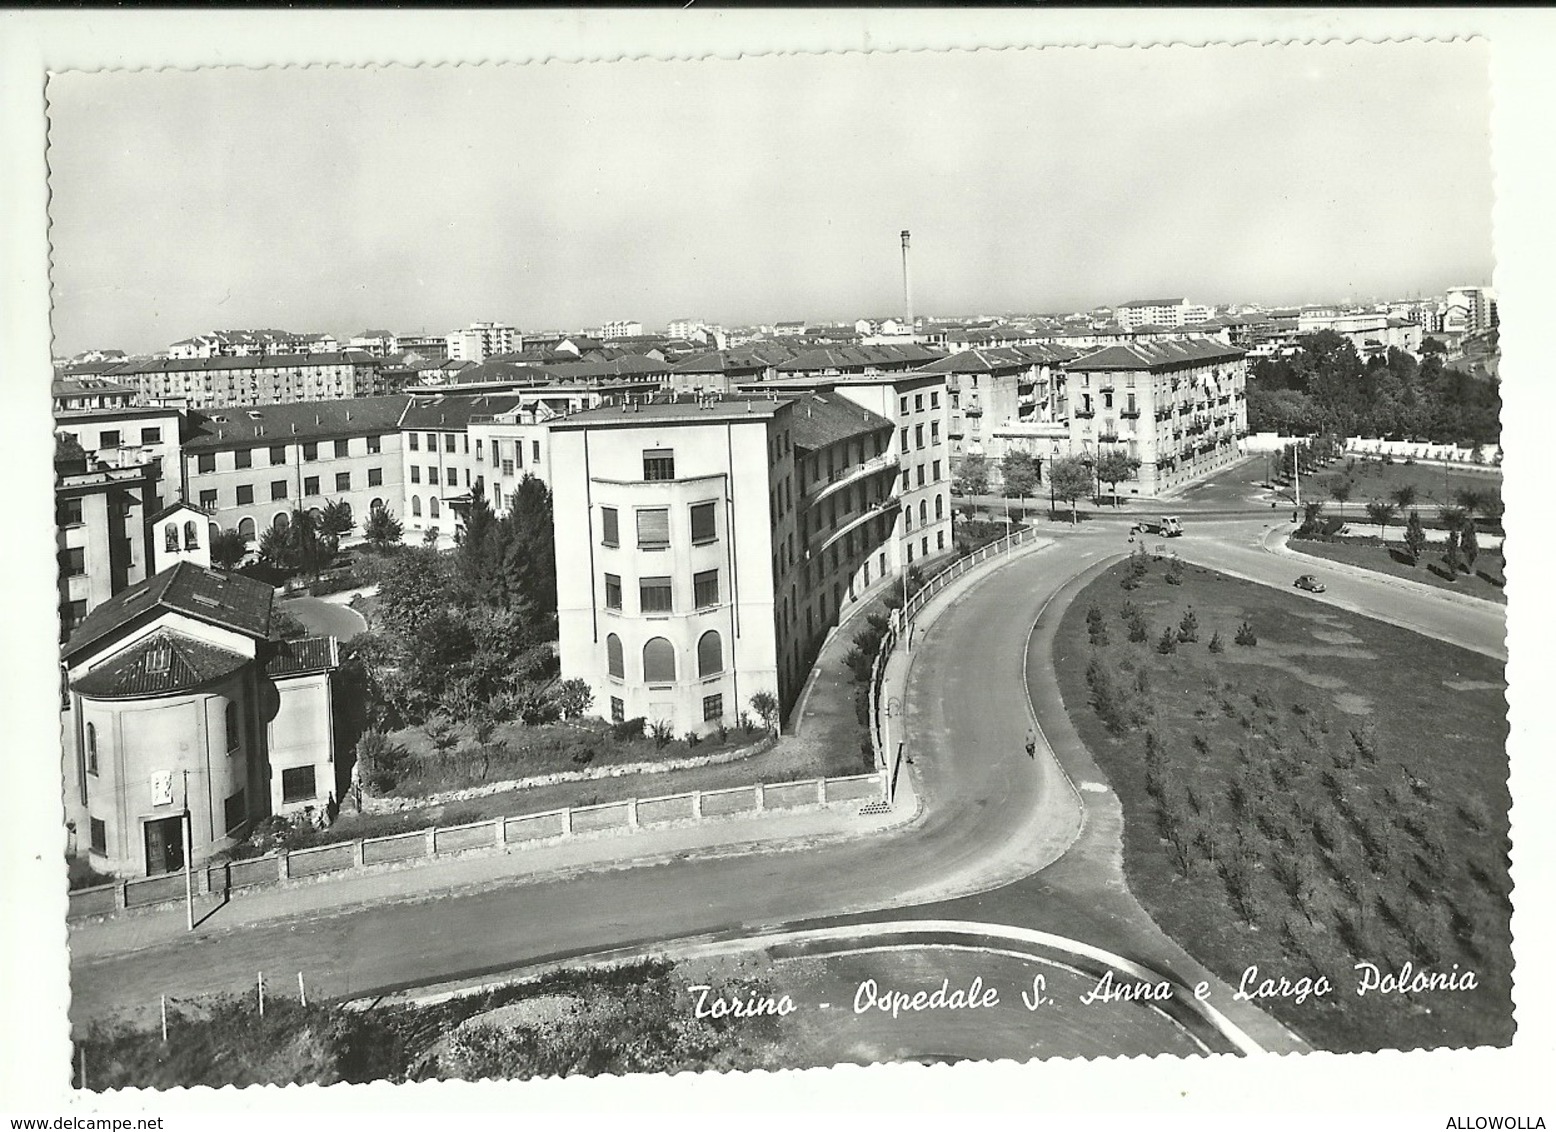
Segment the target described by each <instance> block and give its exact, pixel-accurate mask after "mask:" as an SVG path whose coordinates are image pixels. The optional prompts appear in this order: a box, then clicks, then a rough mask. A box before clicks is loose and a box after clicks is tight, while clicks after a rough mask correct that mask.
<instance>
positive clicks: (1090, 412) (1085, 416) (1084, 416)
mask: <svg viewBox="0 0 1556 1132" xmlns="http://www.w3.org/2000/svg"><path fill="white" fill-rule="evenodd" d="M1096 415H1097V411H1096V410H1095V409H1076V410H1075V416H1076V417H1077V419H1079V420H1083V421H1089V420H1091V418H1092V417H1094V416H1096Z"/></svg>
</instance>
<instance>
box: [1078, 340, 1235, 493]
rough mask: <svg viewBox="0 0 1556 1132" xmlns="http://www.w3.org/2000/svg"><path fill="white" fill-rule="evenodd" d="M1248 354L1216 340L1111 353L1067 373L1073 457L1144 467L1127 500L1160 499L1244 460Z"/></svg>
mask: <svg viewBox="0 0 1556 1132" xmlns="http://www.w3.org/2000/svg"><path fill="white" fill-rule="evenodd" d="M1244 358H1245V354H1244V351H1243V350H1241V349H1239V348H1237V347H1235V346H1228V345H1226V344H1225V343H1223V342H1218V341H1216V340H1214V339H1209V338H1196V339H1185V340H1174V341H1165V342H1152V343H1136V344H1133V345H1128V346H1109V347H1107V348H1105V349H1102V350H1098V351H1097V352H1095V353H1092V354H1088V355H1086V356H1084V357H1080V358H1076V359H1075V360H1074V361H1072V362H1070V363H1069V364H1068V365H1067V366H1066V367H1065V371H1066V372H1065V382H1066V384H1067V386H1068V401H1069V418H1070V430H1069V431H1070V453H1071V454H1072V455H1078V456H1083V457H1086V458H1092V459H1094V458H1095V457H1096V456H1098V455H1100V454H1101V453H1103V452H1107V451H1110V450H1123V451H1125V452H1128V453H1129V454H1130V455H1132V456H1134V457H1136V458H1137V459H1139V461H1140V470H1139V473H1138V476H1137V478H1136V479H1135V480H1133V481H1128V482H1125V483H1121V484H1120V485H1119V492H1120V494H1123V495H1144V496H1150V495H1155V494H1157V493H1158V492H1160V491H1162V490H1164V489H1167V488H1171V487H1178V486H1181V485H1182V484H1184V483H1187V482H1189V481H1192V480H1196V479H1199V478H1201V477H1203V476H1206V475H1208V474H1210V473H1211V472H1213V471H1215V470H1217V469H1219V468H1222V467H1224V466H1226V465H1227V464H1229V463H1231V462H1232V461H1233V460H1235V459H1236V458H1237V456H1238V447H1237V440H1238V438H1239V437H1241V436H1242V435H1243V434H1244V433H1245V432H1247V429H1248V401H1247V397H1248V394H1247V384H1246V372H1245V371H1246V364H1245V360H1244Z"/></svg>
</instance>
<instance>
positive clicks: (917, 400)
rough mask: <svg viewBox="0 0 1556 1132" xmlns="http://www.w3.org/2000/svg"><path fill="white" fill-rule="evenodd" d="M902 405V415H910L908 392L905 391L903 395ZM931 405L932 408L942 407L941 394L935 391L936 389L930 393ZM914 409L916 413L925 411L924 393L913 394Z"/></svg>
mask: <svg viewBox="0 0 1556 1132" xmlns="http://www.w3.org/2000/svg"><path fill="white" fill-rule="evenodd" d="M900 407H901V409H902V413H901V415H902V416H907V415H908V395H907V394H906V393H904V394H903V395H902V405H901V406H900ZM929 407H930V408H931V409H938V408H940V394H939V393H938V392H937V391H934V390H931V391H930V394H929ZM913 411H914V412H915V413H922V412H923V411H924V395H923V394H922V393H915V394H913Z"/></svg>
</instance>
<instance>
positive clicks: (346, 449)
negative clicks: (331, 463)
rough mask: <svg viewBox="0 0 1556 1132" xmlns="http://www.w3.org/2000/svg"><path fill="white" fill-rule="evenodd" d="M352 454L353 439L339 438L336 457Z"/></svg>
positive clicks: (336, 444) (336, 445) (336, 443)
mask: <svg viewBox="0 0 1556 1132" xmlns="http://www.w3.org/2000/svg"><path fill="white" fill-rule="evenodd" d="M349 455H351V441H349V440H337V441H336V442H335V458H336V459H337V460H339V459H340V458H341V457H343V456H349Z"/></svg>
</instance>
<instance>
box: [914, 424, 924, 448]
mask: <svg viewBox="0 0 1556 1132" xmlns="http://www.w3.org/2000/svg"><path fill="white" fill-rule="evenodd" d="M913 447H915V448H922V447H924V426H923V425H921V424H919V425H914V426H913Z"/></svg>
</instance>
